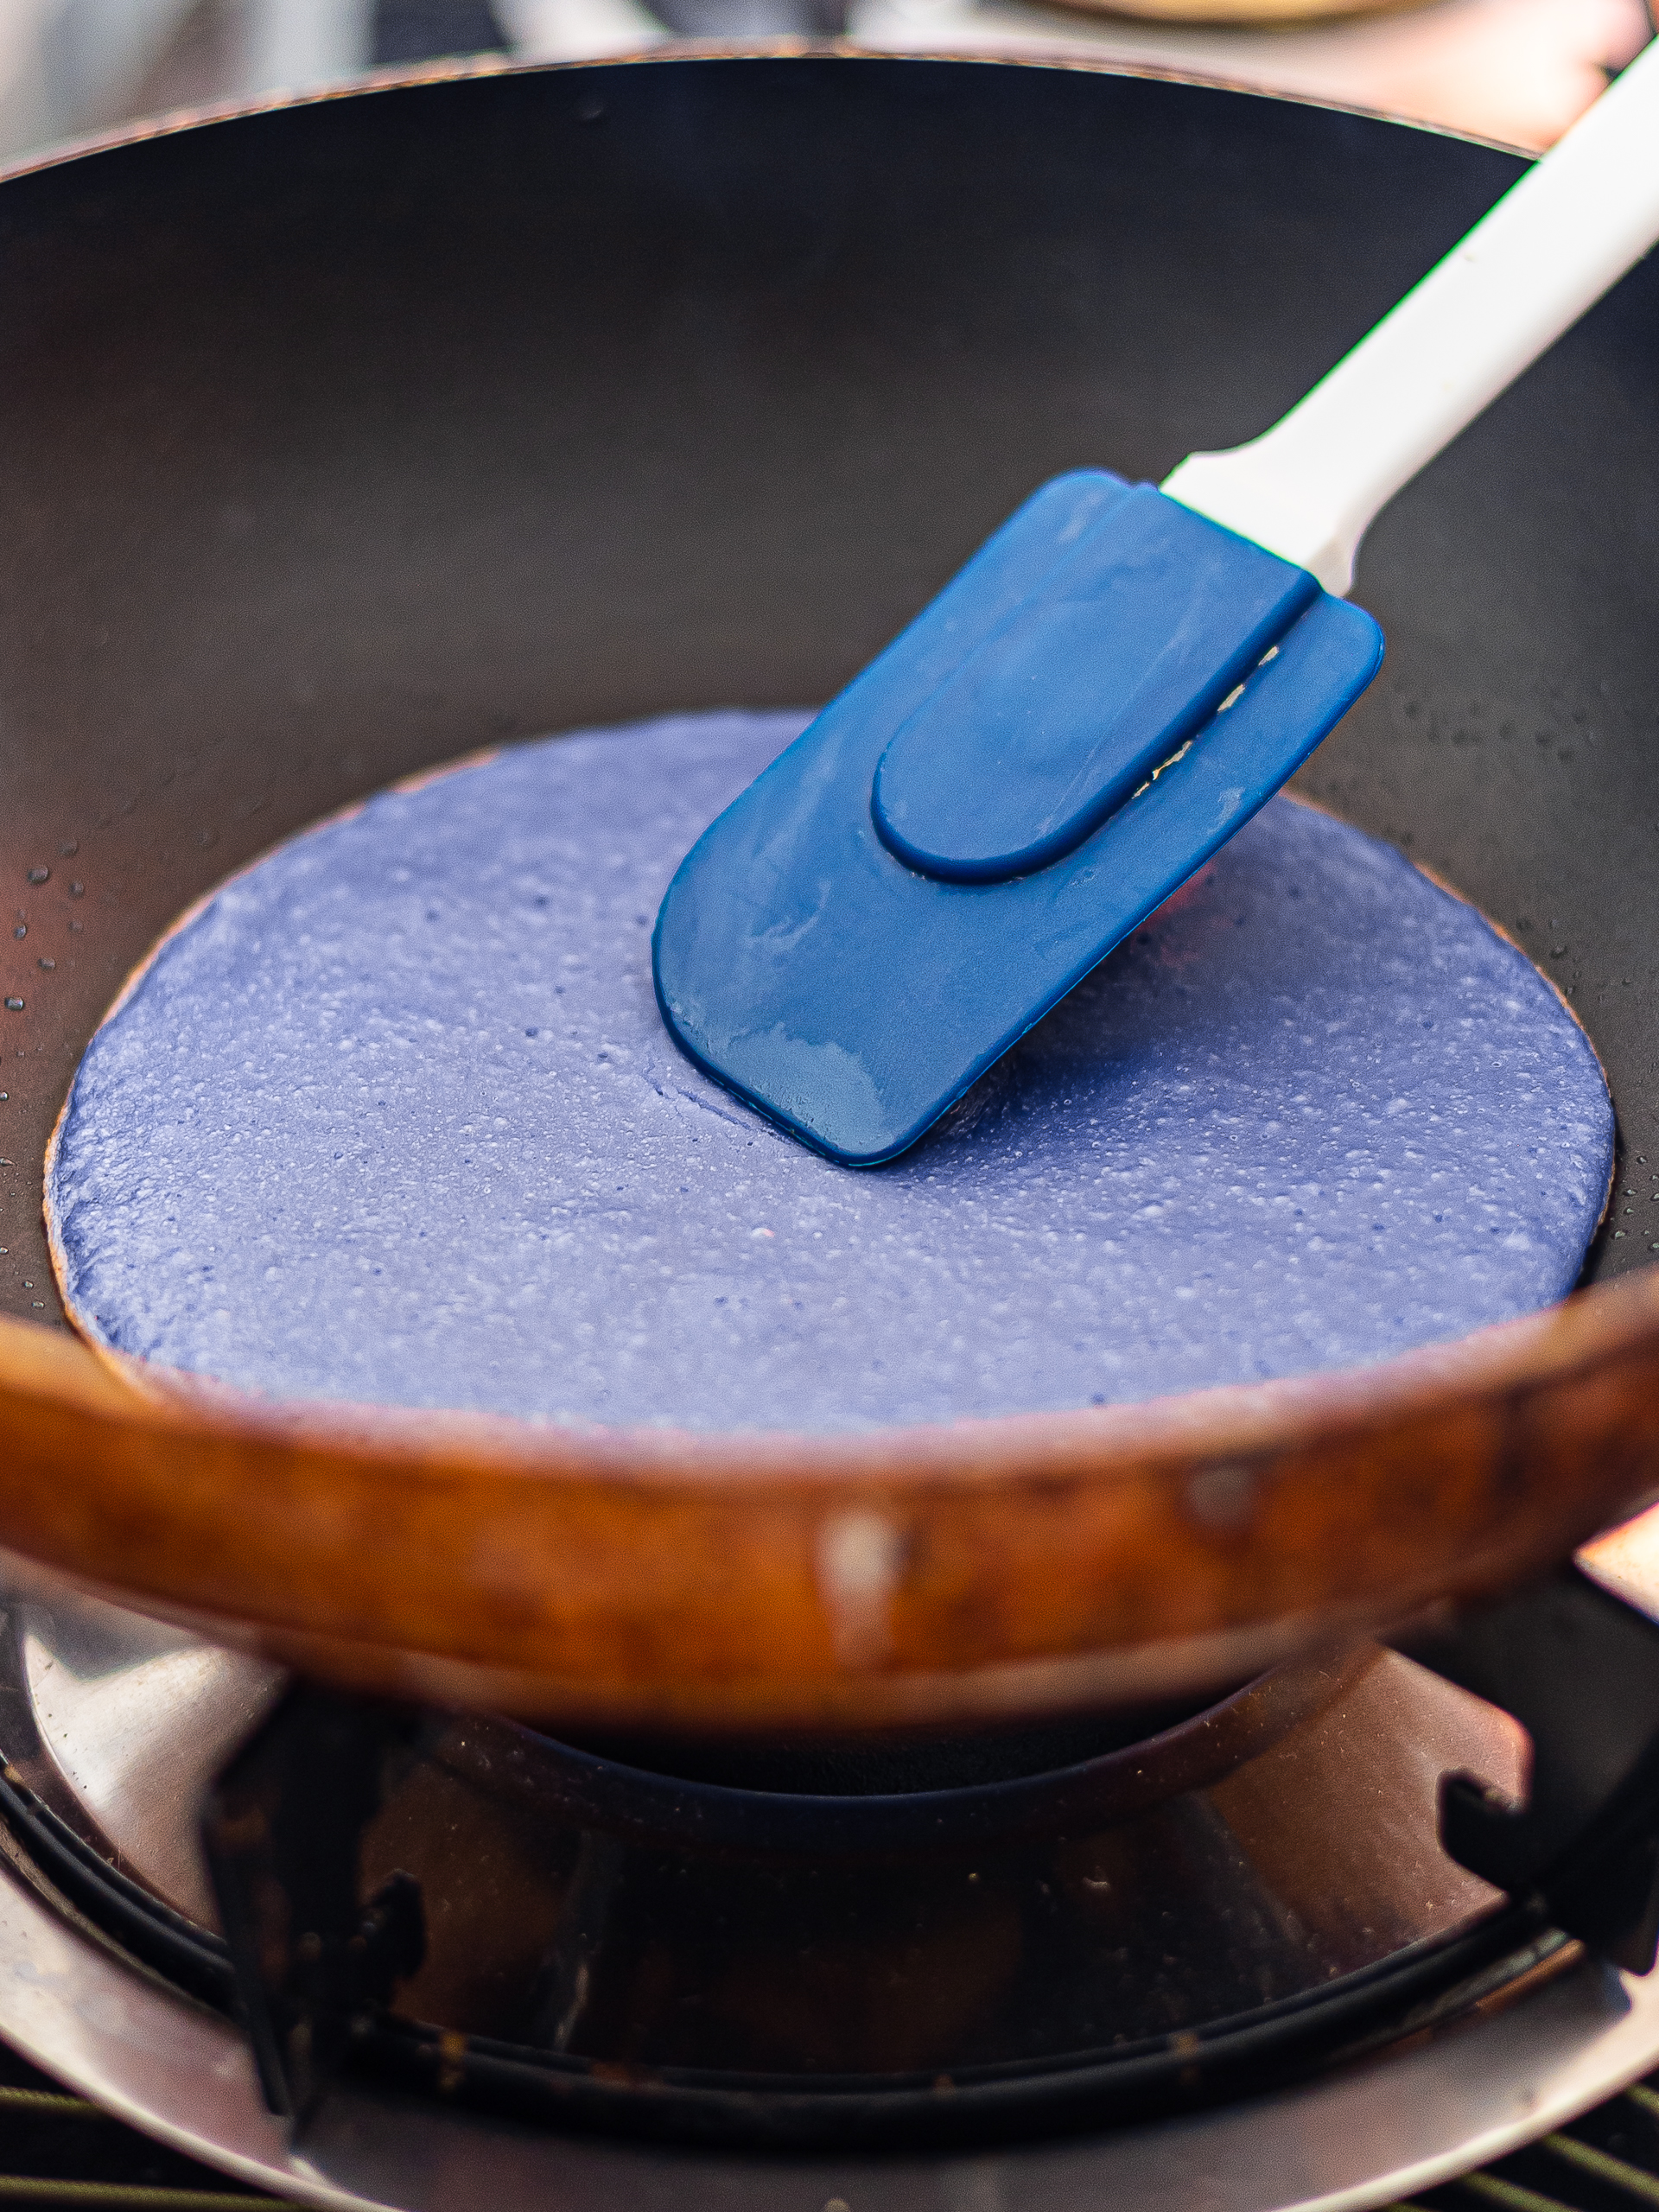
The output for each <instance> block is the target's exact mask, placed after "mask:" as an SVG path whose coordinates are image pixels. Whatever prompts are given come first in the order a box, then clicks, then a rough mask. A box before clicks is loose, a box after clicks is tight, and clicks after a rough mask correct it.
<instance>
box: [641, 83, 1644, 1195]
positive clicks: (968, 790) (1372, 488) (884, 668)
mask: <svg viewBox="0 0 1659 2212" xmlns="http://www.w3.org/2000/svg"><path fill="white" fill-rule="evenodd" d="M1656 238H1659V47H1656V48H1649V50H1648V51H1647V52H1646V53H1645V54H1643V56H1642V57H1641V59H1640V60H1637V62H1636V63H1634V64H1633V65H1632V67H1630V68H1629V69H1628V70H1626V71H1625V73H1624V75H1623V76H1622V77H1620V78H1619V79H1618V81H1617V82H1616V83H1615V84H1614V85H1613V86H1612V87H1611V89H1610V90H1609V91H1608V92H1606V93H1605V95H1604V96H1603V98H1602V99H1599V101H1597V103H1596V104H1595V105H1594V106H1593V107H1592V108H1591V110H1590V111H1589V112H1588V113H1587V115H1586V117H1585V118H1583V120H1582V121H1580V123H1579V124H1577V125H1576V126H1575V127H1574V128H1573V130H1571V131H1570V132H1569V133H1568V134H1567V137H1565V138H1564V139H1562V140H1561V141H1560V143H1559V144H1558V145H1557V146H1556V147H1555V148H1554V150H1553V151H1552V152H1551V153H1549V154H1548V155H1547V156H1545V158H1544V159H1543V160H1542V161H1541V162H1538V163H1537V164H1536V165H1535V167H1534V168H1532V169H1530V170H1529V172H1528V174H1527V175H1525V176H1524V177H1523V178H1522V180H1521V181H1520V182H1519V183H1518V184H1517V185H1516V186H1515V188H1513V189H1512V190H1511V191H1510V193H1508V194H1506V195H1505V196H1504V198H1503V199H1502V200H1499V201H1498V203H1497V206H1496V207H1494V208H1493V209H1492V210H1491V213H1489V214H1487V215H1486V216H1485V218H1484V219H1483V220H1482V221H1481V222H1480V223H1478V225H1477V226H1476V227H1475V228H1474V229H1473V230H1472V231H1471V232H1470V233H1469V235H1468V237H1467V238H1465V239H1464V240H1463V242H1462V244H1461V245H1458V246H1456V247H1454V248H1453V250H1452V252H1451V253H1449V254H1448V255H1447V256H1446V259H1445V260H1444V261H1442V262H1441V263H1440V264H1439V266H1438V267H1437V268H1435V269H1434V270H1432V271H1431V272H1430V274H1429V275H1428V276H1427V277H1425V278H1424V279H1423V281H1422V283H1420V284H1419V285H1418V286H1417V287H1416V289H1414V291H1412V292H1411V293H1409V294H1408V296H1407V297H1406V298H1405V299H1404V300H1402V302H1401V303H1400V304H1399V306H1398V307H1396V308H1394V309H1393V311H1392V312H1391V313H1390V314H1389V315H1388V316H1386V317H1385V318H1384V320H1383V321H1382V322H1381V323H1379V324H1378V326H1377V327H1376V329H1375V330H1373V331H1372V332H1371V333H1370V335H1369V336H1368V337H1367V338H1365V339H1364V340H1362V341H1361V343H1360V344H1359V345H1358V346H1356V347H1355V348H1354V350H1353V352H1352V353H1350V354H1349V355H1348V356H1347V358H1346V359H1344V360H1343V361H1341V362H1339V363H1338V365H1337V366H1336V367H1335V368H1334V369H1333V370H1332V372H1331V373H1330V374H1329V375H1328V376H1327V377H1325V378H1324V380H1323V381H1322V382H1321V383H1320V384H1319V385H1316V386H1315V387H1314V389H1313V391H1311V392H1310V393H1309V394H1308V395H1307V397H1306V398H1305V399H1303V400H1301V401H1300V403H1299V404H1297V405H1296V406H1295V407H1294V408H1293V409H1292V410H1291V411H1290V413H1289V414H1288V415H1287V416H1285V417H1284V419H1283V420H1282V421H1281V423H1278V424H1276V425H1275V426H1274V428H1273V429H1270V430H1268V432H1266V433H1265V435H1262V436H1261V437H1259V438H1256V439H1255V440H1253V441H1252V442H1250V443H1249V445H1244V446H1240V447H1237V448H1235V449H1234V450H1233V451H1231V452H1228V453H1214V454H1192V455H1191V456H1190V457H1189V458H1188V459H1187V460H1185V461H1183V462H1182V463H1181V464H1180V466H1179V467H1178V468H1177V469H1176V470H1175V471H1174V472H1173V474H1172V475H1170V476H1169V477H1168V478H1166V480H1165V482H1164V484H1163V486H1162V488H1161V489H1156V488H1154V486H1151V485H1149V484H1140V485H1130V484H1128V483H1126V482H1124V481H1123V480H1122V479H1121V478H1119V477H1116V476H1113V475H1110V474H1107V473H1106V472H1104V471H1103V470H1098V469H1088V470H1082V471H1079V472H1077V474H1072V475H1068V476H1062V477H1058V478H1057V479H1056V480H1054V481H1053V482H1052V483H1049V484H1046V485H1045V486H1043V487H1042V489H1041V490H1040V491H1039V492H1037V493H1035V494H1034V495H1033V497H1032V498H1031V499H1028V500H1027V503H1026V504H1025V505H1024V506H1022V507H1021V508H1020V511H1019V512H1018V513H1016V514H1015V515H1014V517H1013V518H1012V519H1011V520H1010V521H1008V522H1007V523H1005V524H1004V525H1003V526H1002V528H1001V530H1000V531H998V532H997V533H996V535H995V537H993V538H991V540H990V541H989V543H988V544H986V545H985V546H983V547H982V549H981V550H980V551H979V552H978V553H976V555H975V556H974V557H973V559H972V560H970V561H969V563H968V565H967V566H966V567H965V568H964V569H963V570H962V571H961V572H960V574H959V575H957V576H956V577H954V578H953V579H952V581H951V582H950V583H949V584H947V585H946V586H945V588H944V590H943V591H942V592H941V593H940V594H939V595H938V598H937V599H936V600H934V601H933V602H932V603H931V606H929V607H926V608H925V609H924V611H923V612H922V613H920V614H919V615H918V617H917V618H916V620H914V621H913V622H912V624H911V625H910V626H909V628H908V629H906V631H905V632H903V633H902V634H901V635H900V636H899V638H897V639H895V640H894V641H893V644H892V645H889V646H888V647H887V650H886V652H883V653H882V654H881V655H880V658H878V659H877V660H876V661H874V663H873V664H871V666H870V667H868V669H866V670H865V671H864V672H863V674H862V675H861V676H859V677H856V678H855V680H854V681H853V683H850V684H849V686H848V688H847V689H846V690H844V691H843V692H842V694H841V695H840V696H839V697H838V698H836V700H834V701H833V702H831V704H830V705H829V706H828V707H826V708H825V709H824V710H823V713H822V714H821V715H819V716H818V717H817V720H816V721H814V722H813V723H812V724H811V726H810V728H808V729H807V730H806V731H805V732H804V734H802V736H801V737H800V738H798V740H797V741H796V742H795V743H794V744H793V745H792V746H791V747H789V748H788V750H787V751H786V752H785V753H783V754H782V755H780V757H779V759H778V760H776V761H774V762H773V763H772V766H771V767H769V768H768V769H766V771H765V772H764V773H763V774H761V775H760V776H759V777H757V779H755V781H754V782H753V784H751V785H749V787H748V789H747V791H744V792H743V793H742V794H741V796H740V797H739V798H737V799H735V800H734V802H733V804H731V805H730V806H729V807H728V808H727V810H726V811H725V813H723V814H722V815H721V817H719V819H718V820H717V821H716V822H715V823H713V824H712V826H711V827H710V828H709V829H707V830H706V831H705V832H704V833H703V835H702V837H701V838H700V839H699V840H698V842H697V843H696V845H695V846H694V847H693V848H692V849H691V851H690V853H689V854H688V855H687V856H686V858H685V860H684V861H683V862H682V863H681V866H680V868H679V871H678V873H677V874H676V876H675V878H674V880H673V882H672V883H671V885H670V887H669V889H668V893H667V895H666V896H665V897H664V900H663V904H662V908H661V911H660V912H659V913H658V918H657V927H656V931H655V934H654V936H653V938H652V957H653V964H654V969H655V975H656V982H657V995H658V1003H659V1005H660V1007H661V1008H662V1013H663V1019H664V1021H665V1022H666V1023H667V1025H668V1027H669V1029H670V1030H671V1033H672V1034H673V1035H674V1037H675V1039H677V1042H678V1044H679V1045H680V1046H681V1047H682V1049H683V1051H684V1052H687V1053H688V1054H689V1055H690V1058H692V1059H693V1060H695V1061H696V1063H697V1065H699V1066H701V1067H702V1068H703V1069H705V1070H706V1071H708V1073H709V1074H710V1075H712V1076H714V1077H716V1078H717V1079H718V1080H719V1081H720V1082H721V1083H722V1084H726V1085H727V1086H728V1088H729V1089H731V1090H734V1091H736V1092H737V1093H739V1095H740V1096H742V1097H744V1098H747V1100H749V1102H750V1103H752V1104H753V1105H754V1106H756V1107H758V1108H759V1109H760V1110H761V1112H762V1113H764V1114H766V1115H767V1116H770V1117H771V1119H772V1120H773V1121H774V1122H778V1123H779V1124H780V1125H781V1127H783V1128H785V1129H787V1130H789V1131H790V1132H791V1134H792V1135H795V1136H797V1137H798V1138H800V1139H801V1140H802V1141H804V1142H805V1143H807V1144H810V1145H812V1146H814V1147H817V1149H818V1150H819V1151H821V1152H823V1153H827V1154H829V1156H830V1157H831V1158H833V1159H836V1160H842V1161H845V1162H847V1163H848V1164H849V1165H851V1166H875V1165H877V1164H879V1163H880V1161H882V1160H891V1159H893V1157H894V1156H895V1155H896V1154H899V1153H901V1152H903V1151H905V1150H906V1147H908V1146H910V1145H912V1144H914V1143H915V1141H916V1140H917V1139H918V1137H919V1136H920V1135H922V1134H923V1133H924V1131H925V1130H926V1129H927V1128H929V1127H930V1126H931V1124H932V1123H933V1122H936V1121H937V1120H938V1117H939V1116H940V1115H941V1114H943V1113H944V1111H945V1110H946V1109H947V1108H948V1107H949V1106H950V1105H951V1104H952V1103H953V1102H954V1101H955V1100H956V1099H957V1098H958V1097H960V1096H961V1095H962V1093H963V1091H964V1090H966V1089H967V1088H968V1086H969V1084H971V1083H973V1082H974V1080H975V1079H976V1077H978V1076H980V1075H981V1074H982V1073H983V1072H984V1071H985V1070H986V1069H987V1068H988V1066H990V1065H991V1064H992V1062H993V1061H995V1060H996V1059H997V1058H1000V1056H1001V1054H1002V1053H1004V1052H1007V1049H1008V1047H1009V1046H1011V1045H1013V1044H1014V1043H1015V1042H1016V1040H1017V1039H1019V1038H1020V1037H1021V1036H1022V1035H1023V1034H1024V1033H1025V1032H1026V1031H1027V1029H1029V1028H1030V1027H1031V1026H1032V1024H1033V1022H1035V1021H1037V1020H1040V1019H1041V1017H1042V1016H1043V1015H1044V1014H1046V1012H1047V1011H1048V1009H1049V1008H1050V1007H1052V1006H1053V1005H1054V1003H1055V1002H1056V1001H1057V1000H1058V999H1060V998H1061V997H1063V996H1064V995H1065V993H1066V992H1067V991H1069V990H1070V989H1071V988H1072V986H1073V985H1074V984H1075V983H1077V982H1079V981H1081V979H1082V978H1083V976H1085V975H1087V973H1088V972H1089V970H1090V969H1091V968H1093V967H1094V966H1095V965H1096V963H1097V962H1098V961H1100V960H1101V959H1103V957H1104V956H1105V955H1106V954H1107V953H1108V952H1109V951H1110V950H1111V949H1112V947H1113V946H1114V945H1115V944H1117V943H1118V942H1119V940H1120V939H1121V938H1123V937H1125V936H1127V935H1128V932H1129V931H1131V930H1133V929H1134V928H1135V925H1137V923H1139V922H1141V921H1142V920H1143V919H1144V918H1146V916H1147V915H1148V914H1149V913H1150V912H1152V911H1153V909H1154V907H1156V906H1159V905H1160V903H1161V901H1162V900H1163V899H1166V898H1167V897H1168V896H1169V894H1170V893H1171V892H1172V891H1173V890H1174V889H1176V887H1178V886H1179V884H1181V883H1182V882H1183V881H1185V879H1186V877H1187V876H1189V875H1190V874H1192V872H1193V870H1194V869H1195V868H1198V867H1200V866H1201V865H1202V864H1203V862H1204V861H1206V860H1207V859H1208V858H1209V857H1210V855H1211V854H1212V853H1213V852H1215V851H1216V849H1217V848H1218V847H1219V846H1220V845H1222V844H1224V842H1226V840H1227V839H1228V838H1229V837H1230V836H1232V835H1233V834H1234V832H1235V831H1236V830H1237V829H1240V828H1241V827H1242V826H1243V823H1246V822H1247V821H1249V817H1251V815H1252V814H1254V813H1255V811H1256V810H1257V809H1258V808H1259V807H1260V806H1261V805H1262V804H1263V803H1264V802H1265V801H1266V800H1267V799H1268V798H1269V797H1270V796H1271V795H1272V793H1273V792H1274V791H1277V790H1278V788H1279V787H1280V785H1281V784H1282V783H1283V782H1284V781H1285V779H1287V777H1288V776H1289V775H1290V774H1291V773H1292V772H1293V771H1294V769H1295V768H1296V767H1297V766H1299V765H1300V763H1301V762H1302V761H1303V760H1306V757H1307V755H1308V754H1309V753H1311V752H1312V751H1313V748H1314V747H1315V746H1317V745H1318V744H1319V741H1320V740H1321V739H1322V738H1323V737H1325V734H1327V732H1328V731H1329V730H1330V729H1331V728H1332V727H1333V726H1334V724H1335V723H1336V722H1337V721H1338V719H1339V718H1340V716H1341V715H1343V714H1344V712H1345V711H1346V709H1348V708H1349V707H1350V706H1351V704H1352V702H1354V700H1355V699H1356V698H1357V696H1359V694H1360V693H1361V692H1362V691H1363V690H1364V689H1365V687H1366V685H1367V684H1368V683H1370V680H1371V678H1372V677H1373V676H1374V675H1375V674H1376V669H1377V666H1378V664H1379V663H1380V661H1381V659H1382V654H1383V636H1382V632H1381V631H1380V630H1379V629H1378V627H1377V626H1376V623H1375V622H1374V621H1373V620H1371V618H1370V615H1369V614H1366V613H1363V612H1361V611H1360V610H1359V609H1358V608H1357V607H1350V606H1349V605H1347V604H1346V602H1345V601H1344V597H1343V594H1344V593H1345V592H1346V591H1347V589H1348V587H1349V584H1350V582H1351V578H1352V575H1353V563H1354V556H1355V553H1356V551H1357V547H1358V544H1359V541H1360V538H1361V537H1362V535H1363V532H1364V531H1365V528H1366V526H1367V525H1368V524H1369V523H1370V521H1371V519H1372V518H1373V517H1374V516H1375V515H1376V512H1377V511H1378V510H1379V508H1381V507H1382V506H1383V504H1384V503H1385V502H1386V501H1387V500H1388V499H1391V498H1392V497H1393V495H1394V493H1395V492H1397V491H1398V490H1399V489H1400V487H1401V486H1402V485H1403V484H1405V483H1406V482H1408V480H1410V478H1411V477H1413V476H1414V475H1415V474H1416V473H1417V471H1418V470H1419V469H1420V468H1421V467H1423V466H1424V464H1425V463H1426V462H1427V461H1430V460H1431V459H1432V458H1433V456H1434V454H1437V453H1439V452H1440V449H1441V448H1442V447H1444V446H1445V445H1446V444H1447V443H1449V442H1450V441H1451V440H1452V438H1453V437H1455V436H1456V435H1457V433H1458V432H1459V430H1460V429H1463V428H1464V426H1465V424H1466V423H1469V422H1471V420H1472V419H1473V418H1474V416H1477V415H1478V413H1479V412H1480V411H1481V410H1482V409H1483V408H1484V407H1485V406H1486V404H1488V403H1489V401H1491V399H1492V398H1494V397H1496V396H1497V393H1498V392H1500V391H1503V388H1504V387H1505V385H1508V384H1510V382H1511V381H1512V380H1513V379H1514V378H1516V376H1518V375H1519V374H1520V373H1521V372H1522V370H1523V369H1524V368H1526V367H1527V366H1528V365H1529V364H1530V363H1531V362H1532V361H1534V360H1535V359H1537V358H1538V356H1539V355H1540V354H1541V353H1543V352H1545V351H1546V349H1547V348H1548V346H1551V345H1552V344H1553V343H1554V340H1556V338H1558V337H1559V336H1560V334H1561V332H1562V331H1564V330H1565V329H1567V327H1568V326H1569V325H1570V324H1572V323H1573V322H1574V321H1577V319H1578V317H1579V316H1580V315H1582V314H1583V313H1584V311H1585V309H1586V308H1588V307H1589V306H1591V305H1592V302H1594V301H1595V300H1597V299H1599V297H1600V296H1601V294H1602V293H1603V292H1605V290H1606V289H1607V288H1608V287H1609V286H1610V285H1611V284H1612V283H1614V282H1615V281H1616V280H1617V279H1618V277H1620V276H1622V275H1623V274H1624V271H1625V270H1627V269H1629V268H1630V265H1631V264H1633V263H1634V262H1636V261H1637V260H1638V259H1639V258H1640V257H1641V256H1642V255H1643V253H1645V252H1646V251H1647V250H1648V249H1649V246H1650V245H1653V243H1654V241H1655V239H1656ZM1656 496H1659V486H1656Z"/></svg>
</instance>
